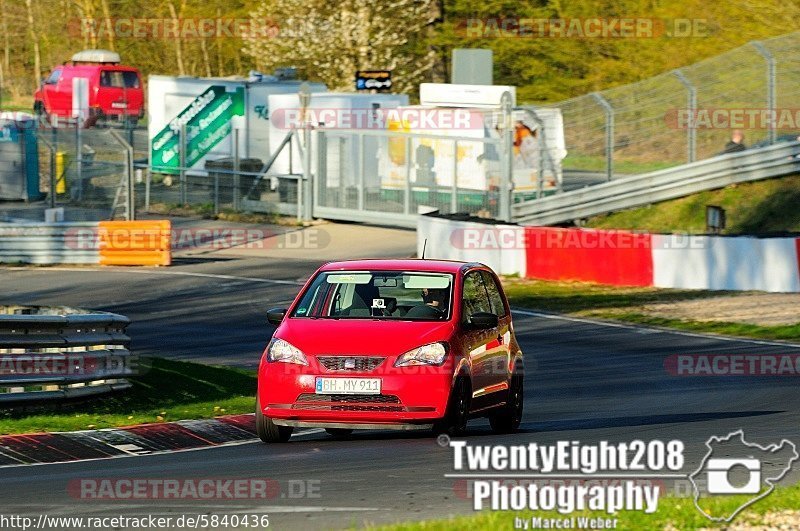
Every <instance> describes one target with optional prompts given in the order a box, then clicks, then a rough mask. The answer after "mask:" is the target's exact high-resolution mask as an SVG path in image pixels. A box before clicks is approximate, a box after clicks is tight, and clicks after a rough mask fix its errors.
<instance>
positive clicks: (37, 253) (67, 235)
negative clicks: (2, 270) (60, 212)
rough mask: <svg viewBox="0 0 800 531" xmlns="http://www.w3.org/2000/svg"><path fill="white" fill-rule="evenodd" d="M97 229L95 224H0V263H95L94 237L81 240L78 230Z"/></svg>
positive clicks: (96, 251)
mask: <svg viewBox="0 0 800 531" xmlns="http://www.w3.org/2000/svg"><path fill="white" fill-rule="evenodd" d="M96 228H97V223H96V222H82V223H81V222H78V223H47V224H44V223H35V224H33V223H0V263H21V264H40V265H42V264H45V265H52V264H97V263H99V261H100V249H99V248H98V243H97V242H96V241H94V240H96V236H95V237H94V238H89V241H84V237H83V235H82V231H81V229H85V230H86V231H87V233H90V232H92V231H94V232H96Z"/></svg>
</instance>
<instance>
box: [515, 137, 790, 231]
mask: <svg viewBox="0 0 800 531" xmlns="http://www.w3.org/2000/svg"><path fill="white" fill-rule="evenodd" d="M798 156H800V142H785V143H779V144H774V145H772V146H767V147H764V148H758V149H748V150H746V151H742V152H739V153H734V154H729V155H721V156H718V157H714V158H711V159H706V160H702V161H698V162H693V163H691V164H686V165H683V166H679V167H677V168H669V169H665V170H659V171H655V172H652V173H645V174H642V175H636V176H633V177H627V178H624V179H616V180H614V181H611V182H608V183H603V184H597V185H594V186H589V187H587V188H583V189H580V190H574V191H571V192H565V193H563V194H559V195H554V196H550V197H545V198H541V199H535V200H531V201H526V202H523V203H517V204H515V205H514V206H513V219H514V221H515V222H517V223H521V224H524V225H551V224H554V223H565V222H569V221H573V220H576V219H583V218H587V217H590V216H595V215H598V214H604V213H607V212H613V211H617V210H623V209H626V208H633V207H638V206H643V205H647V204H650V203H656V202H659V201H666V200H668V199H675V198H678V197H683V196H686V195H689V194H693V193H696V192H701V191H704V190H712V189H715V188H723V187H725V186H728V185H730V184H734V183H742V182H748V181H757V180H761V179H769V178H771V177H780V176H782V175H789V174H792V173H798V172H800V158H798Z"/></svg>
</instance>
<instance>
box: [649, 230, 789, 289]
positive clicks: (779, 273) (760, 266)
mask: <svg viewBox="0 0 800 531" xmlns="http://www.w3.org/2000/svg"><path fill="white" fill-rule="evenodd" d="M653 281H654V285H655V286H656V287H661V288H688V289H711V290H759V291H769V292H798V291H800V270H799V269H798V262H797V248H796V244H795V239H794V238H753V237H719V236H693V237H688V238H687V237H686V236H674V235H661V234H654V235H653Z"/></svg>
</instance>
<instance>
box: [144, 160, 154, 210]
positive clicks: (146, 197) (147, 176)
mask: <svg viewBox="0 0 800 531" xmlns="http://www.w3.org/2000/svg"><path fill="white" fill-rule="evenodd" d="M152 179H153V172H151V171H150V168H145V178H144V210H145V212H150V183H151V181H152Z"/></svg>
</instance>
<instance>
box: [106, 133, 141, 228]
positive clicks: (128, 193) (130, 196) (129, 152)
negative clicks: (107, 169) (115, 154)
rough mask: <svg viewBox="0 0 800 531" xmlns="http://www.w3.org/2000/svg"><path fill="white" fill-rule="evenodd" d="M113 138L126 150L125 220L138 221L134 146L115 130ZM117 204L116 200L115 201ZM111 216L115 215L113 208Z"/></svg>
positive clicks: (112, 134)
mask: <svg viewBox="0 0 800 531" xmlns="http://www.w3.org/2000/svg"><path fill="white" fill-rule="evenodd" d="M109 132H110V133H111V136H112V137H114V140H116V141H117V142H118V143H119V144H120V145H121V146H122V149H123V150H125V219H126V220H128V221H133V220H135V219H136V201H135V198H134V186H133V185H134V180H133V146H132V145H130V144H129V143H128V142H127V141H126V140H125V138H123V136H122V135H121V134H119V133H118V132H117V131H116V130H115V129H109ZM115 202H116V200H115ZM111 215H112V216H113V215H114V212H113V208H112V212H111Z"/></svg>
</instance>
